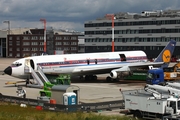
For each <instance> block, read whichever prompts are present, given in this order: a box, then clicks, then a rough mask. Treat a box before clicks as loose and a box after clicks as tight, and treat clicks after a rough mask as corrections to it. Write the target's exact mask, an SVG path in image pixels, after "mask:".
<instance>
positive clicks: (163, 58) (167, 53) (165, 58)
mask: <svg viewBox="0 0 180 120" xmlns="http://www.w3.org/2000/svg"><path fill="white" fill-rule="evenodd" d="M175 46H176V41H175V40H170V41H169V43H168V44H167V45H166V47H165V48H164V49H163V50H162V51H161V53H160V54H159V55H158V57H157V58H156V59H155V61H154V62H164V63H169V62H170V61H171V57H172V55H173V52H174V48H175Z"/></svg>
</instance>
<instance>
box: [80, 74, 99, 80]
mask: <svg viewBox="0 0 180 120" xmlns="http://www.w3.org/2000/svg"><path fill="white" fill-rule="evenodd" d="M79 79H80V80H83V79H85V80H97V76H96V75H85V77H83V76H80V77H79Z"/></svg>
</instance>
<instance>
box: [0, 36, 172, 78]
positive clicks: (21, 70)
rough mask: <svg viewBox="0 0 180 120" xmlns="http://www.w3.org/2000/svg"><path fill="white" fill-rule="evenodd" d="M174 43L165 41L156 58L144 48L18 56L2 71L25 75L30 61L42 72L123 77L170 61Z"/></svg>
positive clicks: (92, 76) (17, 75)
mask: <svg viewBox="0 0 180 120" xmlns="http://www.w3.org/2000/svg"><path fill="white" fill-rule="evenodd" d="M175 45H176V41H175V40H171V41H169V42H168V44H167V46H166V47H165V48H164V49H163V50H162V52H161V53H160V54H159V56H158V57H157V59H156V60H155V62H147V56H146V54H145V53H144V52H143V51H121V52H101V53H81V54H64V55H46V56H33V57H27V58H21V59H19V60H17V61H14V62H13V63H12V65H11V66H9V67H7V68H6V69H5V70H4V73H5V74H8V75H11V76H13V77H17V78H22V79H28V77H29V74H26V72H25V70H26V65H27V64H30V66H31V67H32V69H34V70H36V69H37V68H38V66H40V67H41V68H42V71H43V73H44V74H52V75H59V74H64V73H66V74H71V75H78V76H85V79H86V80H90V79H97V76H96V74H105V73H110V75H109V76H108V77H107V78H106V79H107V81H111V80H112V79H119V78H124V77H125V76H128V75H131V74H132V71H133V70H135V69H137V68H140V67H148V66H161V65H164V63H169V62H170V59H171V56H172V54H173V51H174V48H175Z"/></svg>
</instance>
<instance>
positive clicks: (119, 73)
mask: <svg viewBox="0 0 180 120" xmlns="http://www.w3.org/2000/svg"><path fill="white" fill-rule="evenodd" d="M130 75H132V71H131V70H130V68H129V67H128V66H124V67H122V68H119V69H114V70H112V71H111V72H110V77H111V78H113V79H116V78H124V77H126V76H130Z"/></svg>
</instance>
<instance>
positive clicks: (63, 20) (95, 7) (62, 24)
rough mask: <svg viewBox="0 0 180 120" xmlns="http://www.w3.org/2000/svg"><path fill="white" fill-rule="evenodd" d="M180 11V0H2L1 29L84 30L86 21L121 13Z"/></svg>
mask: <svg viewBox="0 0 180 120" xmlns="http://www.w3.org/2000/svg"><path fill="white" fill-rule="evenodd" d="M167 9H172V10H175V9H176V10H177V9H179V10H180V0H0V29H1V30H6V29H7V28H8V25H7V23H3V21H6V20H8V21H10V26H11V28H43V26H44V24H43V23H42V22H41V21H40V19H41V18H43V19H46V21H47V24H46V25H47V27H52V28H53V29H63V30H74V31H79V32H84V22H85V21H90V20H95V19H96V18H100V17H103V16H105V14H112V13H118V12H132V13H140V12H141V11H144V10H167Z"/></svg>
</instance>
